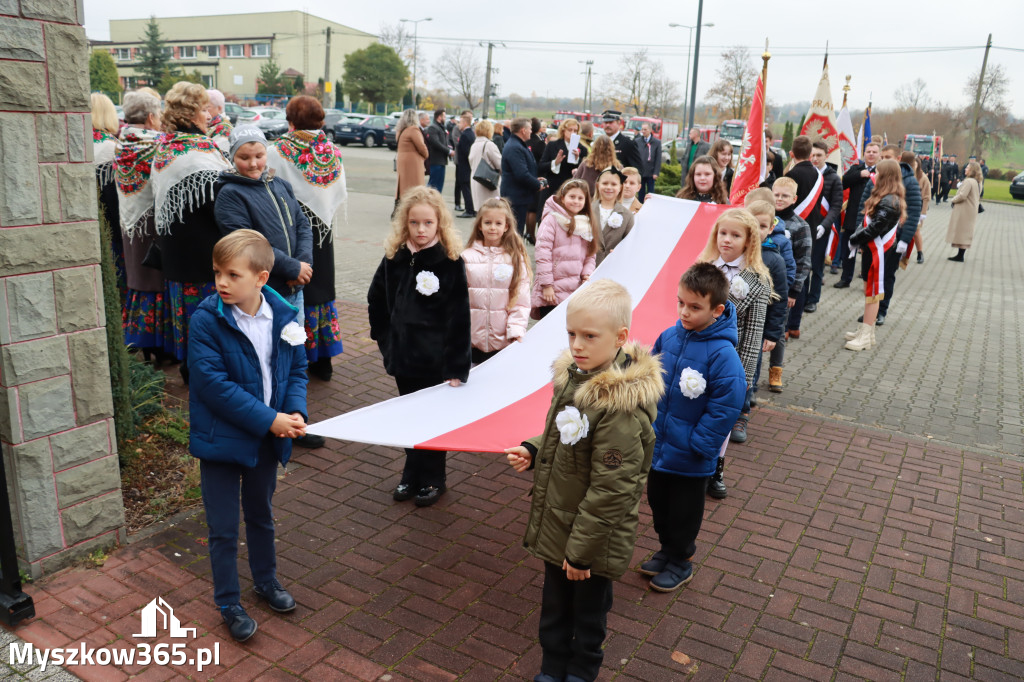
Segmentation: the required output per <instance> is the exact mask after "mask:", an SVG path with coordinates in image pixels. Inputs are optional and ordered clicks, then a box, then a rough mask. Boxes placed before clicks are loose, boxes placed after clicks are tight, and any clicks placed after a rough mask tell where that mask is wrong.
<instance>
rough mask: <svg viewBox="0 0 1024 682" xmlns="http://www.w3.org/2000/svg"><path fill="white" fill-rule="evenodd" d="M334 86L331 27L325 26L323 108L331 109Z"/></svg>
mask: <svg viewBox="0 0 1024 682" xmlns="http://www.w3.org/2000/svg"><path fill="white" fill-rule="evenodd" d="M333 89H334V86H333V85H331V27H330V26H328V27H327V43H326V45H325V49H324V92H323V105H324V109H331V108H332V107H331V104H332V102H331V91H332V90H333Z"/></svg>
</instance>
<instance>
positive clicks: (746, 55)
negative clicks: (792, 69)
mask: <svg viewBox="0 0 1024 682" xmlns="http://www.w3.org/2000/svg"><path fill="white" fill-rule="evenodd" d="M715 77H716V78H717V80H716V81H715V84H714V85H712V86H711V89H710V90H708V92H707V95H706V97H707V99H708V101H709V103H711V104H714V105H715V106H717V107H718V108H719V109H723V110H725V111H726V113H727V115H728V116H729V117H730V118H744V116H745V115H746V114H747V109H749V108H750V103H751V101H752V100H753V98H754V88H755V86H756V85H757V69H756V68H755V67H754V66H753V58H752V57H751V56H750V51H749V50H747V48H745V47H741V46H736V47H733V48H730V49H728V50H726V51H725V52H723V53H722V64H721V65H720V66H719V67H718V71H716V72H715Z"/></svg>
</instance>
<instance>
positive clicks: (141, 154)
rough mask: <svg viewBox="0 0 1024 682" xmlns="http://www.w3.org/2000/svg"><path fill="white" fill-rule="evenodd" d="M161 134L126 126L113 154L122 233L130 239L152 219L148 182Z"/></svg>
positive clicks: (151, 185) (151, 202) (151, 198)
mask: <svg viewBox="0 0 1024 682" xmlns="http://www.w3.org/2000/svg"><path fill="white" fill-rule="evenodd" d="M159 137H160V132H159V131H156V130H149V129H147V128H139V127H136V126H133V125H127V126H125V127H124V128H122V129H121V137H120V138H119V139H118V141H117V146H116V148H115V150H114V182H116V183H117V199H118V208H119V210H120V212H121V230H122V231H123V232H124V234H125V236H127V237H128V239H133V238H134V237H135V235H136V234H139V232H140V230H141V229H142V228H143V227H144V226H145V224H146V220H147V219H148V218H150V217H152V215H153V184H152V183H151V182H150V181H149V176H150V173H151V172H152V170H153V157H154V156H155V155H156V148H157V139H158V138H159Z"/></svg>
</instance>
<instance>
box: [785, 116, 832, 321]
mask: <svg viewBox="0 0 1024 682" xmlns="http://www.w3.org/2000/svg"><path fill="white" fill-rule="evenodd" d="M812 148H813V147H812V146H811V138H809V137H807V136H806V135H797V136H796V138H794V140H793V150H792V153H793V159H794V160H795V161H796V164H795V165H794V166H793V167H792V168H790V169H789V172H788V173H786V175H785V177H787V178H792V179H793V180H794V181H795V182H796V206H795V207H794V209H795V210H796V213H797V215H799V216H800V217H801V218H803V219H804V220H805V221H807V226H808V227H810V228H811V249H812V250H811V274H810V275H808V277H807V279H806V280H805V281H804V288H803V290H802V291H801V292H800V295H799V296H797V299H796V304H794V305H793V307H792V308H790V310H789V328H790V329H791V330H798V329H800V321H801V318H802V317H803V313H804V306H805V305H806V304H807V299H808V297H809V296H810V289H811V279H813V277H814V275H813V273H814V272H815V270H814V262H815V261H814V254H815V253H816V252H817V251H818V250H819V249H821V248H822V247H821V246H819V244H818V243H819V242H821V241H822V238H821V237H820V236H819V235H818V226H819V225H821V220H822V215H821V197H822V190H823V188H824V180H823V179H822V178H821V177H820V175H819V173H818V169H817V168H815V167H814V164H812V163H811V149H812ZM825 243H826V244H827V243H828V242H827V241H826V242H825ZM823 261H824V256H822V262H823ZM816 309H817V306H812V307H811V309H810V310H808V311H807V312H814V311H815V310H816Z"/></svg>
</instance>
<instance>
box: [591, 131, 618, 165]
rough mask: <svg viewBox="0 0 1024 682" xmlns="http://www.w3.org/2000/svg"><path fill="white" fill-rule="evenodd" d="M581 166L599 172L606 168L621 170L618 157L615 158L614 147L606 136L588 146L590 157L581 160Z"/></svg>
mask: <svg viewBox="0 0 1024 682" xmlns="http://www.w3.org/2000/svg"><path fill="white" fill-rule="evenodd" d="M583 165H585V166H590V167H591V168H596V169H597V170H601V169H603V168H607V167H608V166H616V167H618V168H621V167H622V165H621V164H620V163H619V159H618V157H616V156H615V145H614V144H612V140H611V138H610V137H608V136H607V135H601V136H599V137H598V138H597V139H595V140H594V141H593V142H592V143H591V145H590V155H589V156H587V158H585V159H583Z"/></svg>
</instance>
